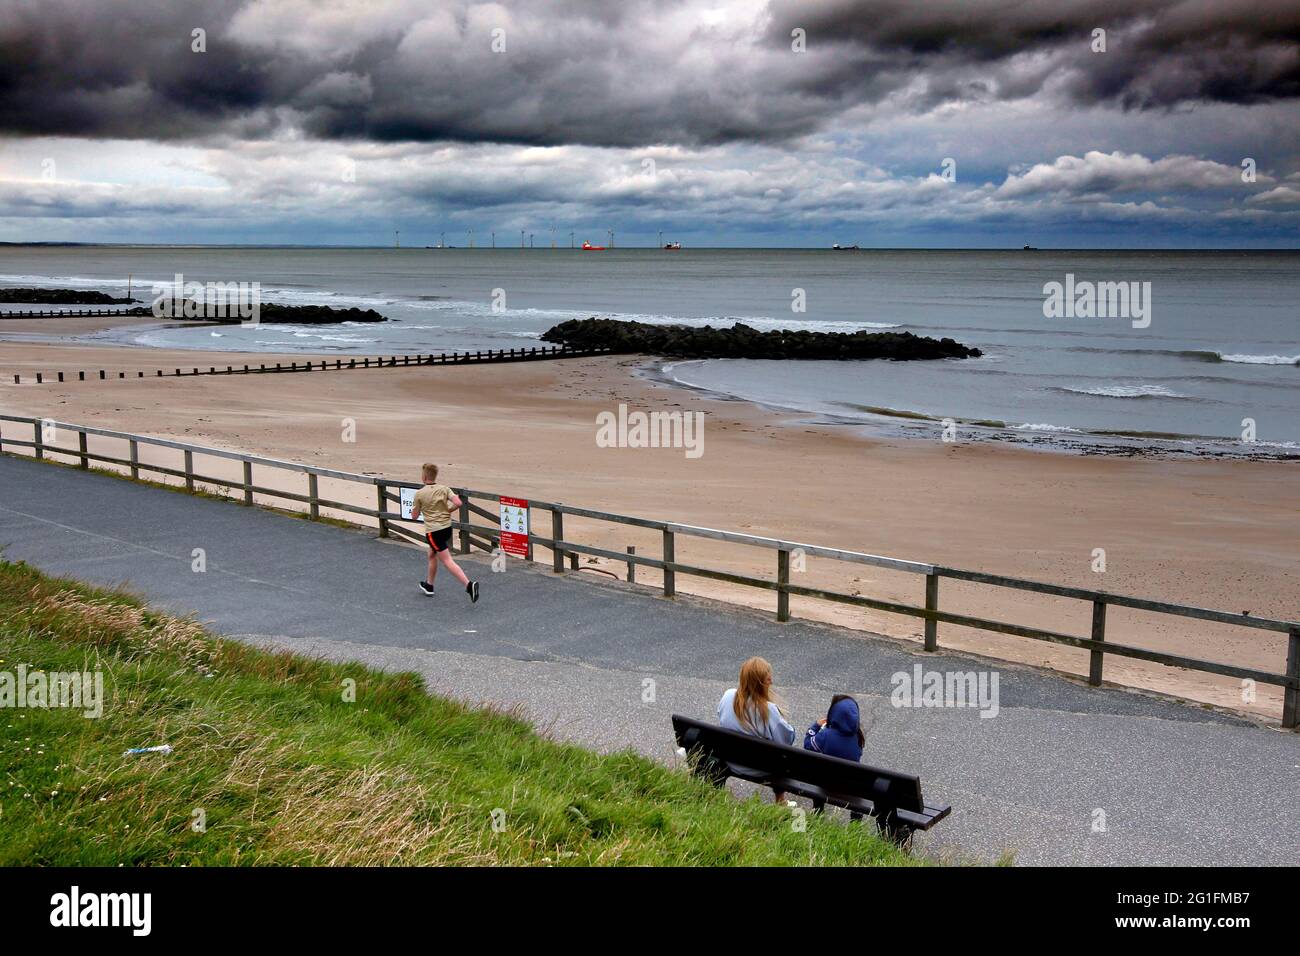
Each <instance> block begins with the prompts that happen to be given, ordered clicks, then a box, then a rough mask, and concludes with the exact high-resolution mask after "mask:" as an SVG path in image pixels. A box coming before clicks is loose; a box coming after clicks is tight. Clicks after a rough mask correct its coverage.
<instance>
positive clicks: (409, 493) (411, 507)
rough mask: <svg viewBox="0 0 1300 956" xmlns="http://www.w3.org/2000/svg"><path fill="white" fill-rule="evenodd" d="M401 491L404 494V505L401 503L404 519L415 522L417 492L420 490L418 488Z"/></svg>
mask: <svg viewBox="0 0 1300 956" xmlns="http://www.w3.org/2000/svg"><path fill="white" fill-rule="evenodd" d="M400 490H401V492H402V503H401V506H400V507H401V509H402V517H403V518H405V519H406V520H407V521H414V520H415V515H414V511H415V492H416V491H417V490H418V489H416V488H402V489H400Z"/></svg>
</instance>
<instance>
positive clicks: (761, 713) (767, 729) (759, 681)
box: [718, 657, 798, 803]
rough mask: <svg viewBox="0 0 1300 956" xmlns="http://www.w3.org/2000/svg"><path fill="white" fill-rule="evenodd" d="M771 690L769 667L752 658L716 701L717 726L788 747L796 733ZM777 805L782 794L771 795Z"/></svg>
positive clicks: (774, 792) (776, 792)
mask: <svg viewBox="0 0 1300 956" xmlns="http://www.w3.org/2000/svg"><path fill="white" fill-rule="evenodd" d="M778 700H779V698H778V697H777V695H776V694H775V692H773V690H772V665H771V664H769V663H768V662H767V661H765V660H763V658H761V657H751V658H750V659H749V660H747V661H745V663H743V664H741V665H740V682H739V684H738V685H737V686H735V687H733V688H731V689H730V690H729V691H727V692H726V693H725V694H723V695H722V699H721V700H720V701H718V723H720V724H721V725H722V726H723V727H725V728H726V729H727V730H735V731H739V732H740V733H742V734H749V735H751V736H753V737H762V738H763V739H764V740H771V741H773V742H775V743H778V744H785V745H786V746H787V747H789V746H792V745H793V744H794V741H795V738H796V737H797V736H798V733H797V732H796V731H795V729H794V727H793V726H792V725H791V724H790V722H789V721H788V720H786V719H785V715H784V714H782V713H781V708H780V707H779V706H778V704H777V701H778ZM772 794H773V796H774V797H775V799H776V802H777V803H780V802H781V800H782V798H784V796H785V794H784V793H782V792H781V791H779V790H775V789H774V790H773V791H772Z"/></svg>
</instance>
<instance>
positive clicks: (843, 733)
mask: <svg viewBox="0 0 1300 956" xmlns="http://www.w3.org/2000/svg"><path fill="white" fill-rule="evenodd" d="M866 742H867V738H866V735H865V734H864V733H863V732H862V722H861V719H860V715H859V713H858V702H857V701H856V700H854V699H853V698H852V697H850V696H849V695H848V694H836V695H835V696H834V697H832V698H831V709H830V710H829V711H827V712H826V716H825V717H823V718H822V719H821V720H819V721H817V722H816V723H815V724H813V725H812V726H811V727H809V728H808V733H806V734H804V738H803V748H804V750H811V751H813V752H814V753H819V754H827V755H828V756H831V757H841V758H843V759H844V760H861V759H862V746H863V744H865V743H866Z"/></svg>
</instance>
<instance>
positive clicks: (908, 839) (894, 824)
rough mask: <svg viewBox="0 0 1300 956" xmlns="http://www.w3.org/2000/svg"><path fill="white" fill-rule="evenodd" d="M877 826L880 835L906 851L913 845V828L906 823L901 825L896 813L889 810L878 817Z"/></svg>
mask: <svg viewBox="0 0 1300 956" xmlns="http://www.w3.org/2000/svg"><path fill="white" fill-rule="evenodd" d="M876 826H877V827H879V829H880V835H881V836H883V837H884V838H885V839H887V840H889V841H890V842H891V843H893V844H894V845H896V846H899V847H902V848H903V849H904V850H906V849H909V848H910V847H911V845H912V828H911V827H910V826H908V825H907V824H906V823H899V822H898V817H897V816H896V815H895V814H894V811H892V810H889V811H886V812H885V813H883V814H880V815H878V816H877V817H876Z"/></svg>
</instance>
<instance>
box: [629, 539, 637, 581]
mask: <svg viewBox="0 0 1300 956" xmlns="http://www.w3.org/2000/svg"><path fill="white" fill-rule="evenodd" d="M627 553H628V554H631V555H635V554H636V545H634V544H629V545H628V546H627ZM627 583H628V584H636V562H635V561H629V562H628V563H627Z"/></svg>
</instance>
